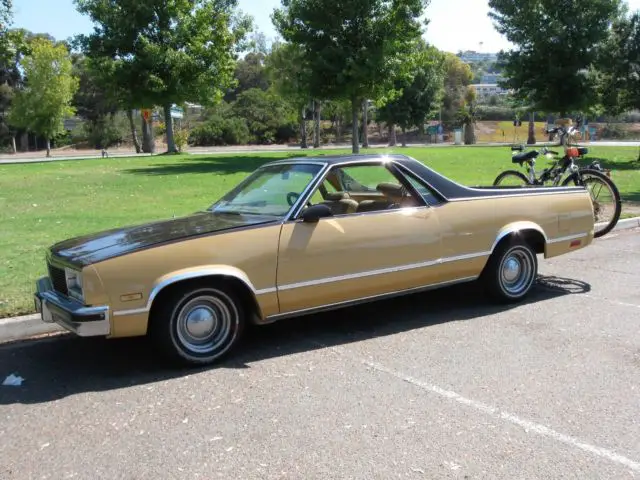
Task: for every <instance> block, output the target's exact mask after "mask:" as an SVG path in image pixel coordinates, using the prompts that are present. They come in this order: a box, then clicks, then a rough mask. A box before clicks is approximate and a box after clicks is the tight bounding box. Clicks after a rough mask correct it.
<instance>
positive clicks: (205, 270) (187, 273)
mask: <svg viewBox="0 0 640 480" xmlns="http://www.w3.org/2000/svg"><path fill="white" fill-rule="evenodd" d="M216 276H218V277H231V278H234V279H235V280H238V281H239V282H240V283H241V284H242V285H243V286H244V287H246V288H247V289H248V290H249V292H250V294H251V296H252V297H253V300H254V302H255V305H256V308H257V309H258V311H257V312H256V313H257V314H258V315H259V316H262V311H261V308H260V303H259V302H258V298H257V297H258V295H261V294H265V293H271V292H274V291H276V289H275V288H268V289H263V290H256V288H255V287H254V285H253V283H252V282H251V280H250V279H249V277H248V276H247V274H246V273H244V272H243V271H242V270H240V269H239V268H237V267H232V266H230V265H208V266H203V267H197V268H186V269H182V270H177V271H175V272H171V273H168V274H166V275H163V276H162V277H160V278H158V279H156V281H155V282H154V283H153V287H152V288H151V291H150V292H149V297H148V299H147V303H146V305H145V306H144V307H141V308H137V309H132V310H118V311H114V312H113V315H114V316H125V315H136V314H140V313H148V312H150V311H151V306H152V305H153V302H154V300H155V299H156V298H157V297H158V295H159V294H160V293H161V292H162V291H163V290H164V289H165V288H167V287H169V286H170V285H174V284H176V283H179V282H183V281H186V280H194V279H197V278H204V277H216Z"/></svg>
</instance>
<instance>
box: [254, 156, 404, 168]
mask: <svg viewBox="0 0 640 480" xmlns="http://www.w3.org/2000/svg"><path fill="white" fill-rule="evenodd" d="M383 159H393V160H401V161H404V162H406V161H411V160H412V159H411V157H407V156H406V155H400V154H387V153H369V154H357V155H356V154H344V155H323V154H320V155H313V156H309V157H292V158H283V159H280V160H274V161H272V162H268V163H265V164H264V165H263V167H267V166H270V165H282V164H296V163H299V164H304V163H307V164H308V163H323V164H329V165H336V164H342V163H351V162H366V161H379V160H383Z"/></svg>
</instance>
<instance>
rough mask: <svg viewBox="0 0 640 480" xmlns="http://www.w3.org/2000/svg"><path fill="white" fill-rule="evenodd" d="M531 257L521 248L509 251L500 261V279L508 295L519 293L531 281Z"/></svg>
mask: <svg viewBox="0 0 640 480" xmlns="http://www.w3.org/2000/svg"><path fill="white" fill-rule="evenodd" d="M532 275H533V259H532V258H531V257H530V256H529V254H528V253H527V252H526V251H524V250H521V249H514V250H512V251H510V252H509V253H508V254H507V256H506V257H505V259H504V261H503V262H502V267H501V269H500V281H501V283H502V288H504V290H505V291H506V292H507V293H508V294H510V295H519V294H520V293H521V292H522V291H523V290H525V289H526V288H527V287H528V286H529V285H530V283H531V282H532V281H533V277H532Z"/></svg>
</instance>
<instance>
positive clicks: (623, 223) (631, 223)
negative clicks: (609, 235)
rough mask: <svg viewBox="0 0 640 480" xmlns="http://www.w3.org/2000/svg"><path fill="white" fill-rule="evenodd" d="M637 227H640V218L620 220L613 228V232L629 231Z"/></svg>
mask: <svg viewBox="0 0 640 480" xmlns="http://www.w3.org/2000/svg"><path fill="white" fill-rule="evenodd" d="M636 227H640V217H633V218H625V219H623V220H618V223H617V224H616V226H615V227H614V228H613V230H612V231H613V232H615V231H616V230H628V229H630V228H636ZM605 237H606V235H605ZM603 238H604V237H603Z"/></svg>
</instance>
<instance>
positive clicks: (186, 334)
mask: <svg viewBox="0 0 640 480" xmlns="http://www.w3.org/2000/svg"><path fill="white" fill-rule="evenodd" d="M245 318H246V316H245V309H244V306H243V304H242V302H241V301H240V299H239V297H238V296H237V295H236V294H235V293H234V292H233V291H232V290H231V289H229V288H225V287H223V286H219V285H194V284H191V285H189V286H185V287H178V288H177V289H174V290H172V291H170V292H169V293H168V294H167V295H166V296H163V297H162V298H160V299H159V301H158V304H157V305H154V307H153V308H152V310H151V318H150V325H149V336H150V338H151V340H152V341H153V342H154V344H155V345H156V347H158V348H159V349H160V351H161V353H163V354H164V355H165V356H166V357H167V358H168V359H169V360H171V361H172V362H177V363H181V364H188V365H208V364H211V363H214V362H216V361H217V360H219V359H221V358H223V357H224V356H226V355H227V354H228V353H229V352H230V351H232V350H233V349H234V347H235V346H236V345H237V344H238V342H239V341H240V340H241V338H242V335H243V333H244V331H245V328H246V319H245Z"/></svg>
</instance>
